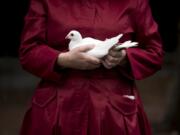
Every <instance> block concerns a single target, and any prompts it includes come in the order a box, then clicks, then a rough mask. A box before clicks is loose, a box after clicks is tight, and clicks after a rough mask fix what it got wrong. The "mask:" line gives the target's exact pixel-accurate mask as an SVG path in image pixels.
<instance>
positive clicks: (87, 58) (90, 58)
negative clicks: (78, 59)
mask: <svg viewBox="0 0 180 135" xmlns="http://www.w3.org/2000/svg"><path fill="white" fill-rule="evenodd" d="M84 58H85V59H86V60H87V61H88V62H89V63H92V64H100V63H101V60H100V59H98V58H96V57H93V56H89V55H86V54H84Z"/></svg>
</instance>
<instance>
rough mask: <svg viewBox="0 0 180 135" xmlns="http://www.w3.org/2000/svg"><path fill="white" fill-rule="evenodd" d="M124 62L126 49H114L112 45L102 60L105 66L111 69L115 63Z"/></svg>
mask: <svg viewBox="0 0 180 135" xmlns="http://www.w3.org/2000/svg"><path fill="white" fill-rule="evenodd" d="M125 63H126V51H125V50H120V51H119V50H116V49H115V48H114V47H113V48H111V49H110V51H109V53H108V55H106V56H105V57H104V59H103V60H102V64H103V65H104V67H105V68H107V69H111V68H113V67H115V66H117V65H124V64H125Z"/></svg>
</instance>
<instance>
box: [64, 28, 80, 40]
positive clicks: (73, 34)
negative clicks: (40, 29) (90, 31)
mask: <svg viewBox="0 0 180 135" xmlns="http://www.w3.org/2000/svg"><path fill="white" fill-rule="evenodd" d="M66 39H70V40H74V41H79V40H82V36H81V34H80V33H79V32H78V31H76V30H72V31H70V32H69V33H68V34H67V36H66Z"/></svg>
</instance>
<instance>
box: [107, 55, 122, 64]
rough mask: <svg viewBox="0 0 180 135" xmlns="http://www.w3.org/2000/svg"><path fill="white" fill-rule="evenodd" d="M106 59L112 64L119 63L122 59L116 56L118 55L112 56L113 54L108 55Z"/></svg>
mask: <svg viewBox="0 0 180 135" xmlns="http://www.w3.org/2000/svg"><path fill="white" fill-rule="evenodd" d="M106 60H107V61H109V62H110V63H112V64H118V63H119V61H120V58H116V57H112V56H111V55H108V56H107V58H106Z"/></svg>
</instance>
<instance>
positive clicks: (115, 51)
mask: <svg viewBox="0 0 180 135" xmlns="http://www.w3.org/2000/svg"><path fill="white" fill-rule="evenodd" d="M109 55H111V56H113V57H121V53H120V51H117V50H115V49H111V50H110V51H109Z"/></svg>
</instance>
